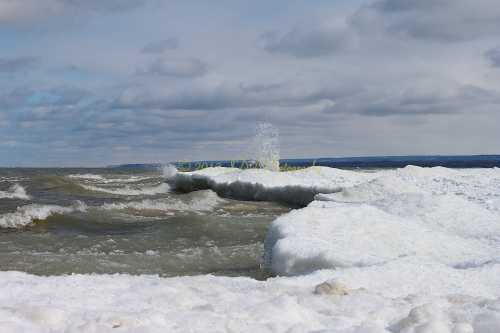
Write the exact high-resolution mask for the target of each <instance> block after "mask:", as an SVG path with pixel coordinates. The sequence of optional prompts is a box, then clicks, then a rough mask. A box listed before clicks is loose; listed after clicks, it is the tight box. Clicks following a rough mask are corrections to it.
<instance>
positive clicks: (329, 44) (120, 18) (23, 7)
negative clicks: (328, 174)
mask: <svg viewBox="0 0 500 333" xmlns="http://www.w3.org/2000/svg"><path fill="white" fill-rule="evenodd" d="M499 36H500V2H499V1H498V0H475V1H471V0H378V1H373V0H349V1H348V0H303V1H298V0H288V1H284V0H273V1H268V0H266V1H264V0H254V1H238V0H220V1H202V0H199V1H195V0H183V1H173V0H0V50H1V52H0V165H2V166H71V165H82V166H83V165H85V166H87V165H88V166H94V165H107V164H116V163H129V162H168V161H173V160H200V159H232V158H248V157H249V156H248V154H249V148H248V147H249V145H250V143H251V141H252V140H251V138H252V136H253V135H254V128H255V126H256V124H257V123H259V122H270V123H272V124H274V125H275V126H276V127H277V128H279V130H280V133H281V150H282V156H283V157H288V158H292V157H320V156H323V157H327V156H329V157H334V156H364V155H409V154H485V153H490V154H491V153H499V152H500V150H499V149H498V148H497V147H498V146H499V144H500V130H499V129H500V125H499V124H500V122H499V121H500V37H499Z"/></svg>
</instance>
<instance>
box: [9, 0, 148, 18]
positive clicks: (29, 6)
mask: <svg viewBox="0 0 500 333" xmlns="http://www.w3.org/2000/svg"><path fill="white" fill-rule="evenodd" d="M147 1H148V0H0V23H7V24H9V23H30V22H36V21H40V20H46V19H48V18H51V17H54V16H64V15H75V14H85V13H91V12H96V13H118V12H123V11H127V10H132V9H135V8H137V7H140V6H143V5H144V4H146V2H147Z"/></svg>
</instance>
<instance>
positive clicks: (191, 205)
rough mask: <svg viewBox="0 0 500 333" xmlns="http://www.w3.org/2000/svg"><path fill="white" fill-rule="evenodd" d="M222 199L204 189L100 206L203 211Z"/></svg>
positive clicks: (108, 207)
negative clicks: (159, 197) (166, 196)
mask: <svg viewBox="0 0 500 333" xmlns="http://www.w3.org/2000/svg"><path fill="white" fill-rule="evenodd" d="M223 201H224V200H223V199H221V198H219V196H217V194H216V193H215V192H213V191H210V190H204V191H197V192H193V193H189V194H184V195H178V196H175V197H168V198H161V199H145V200H141V201H129V202H119V203H109V204H104V205H103V206H102V207H101V208H102V209H105V210H136V211H161V212H174V211H183V212H203V211H210V210H212V209H213V208H215V207H216V206H217V205H218V204H220V203H221V202H223Z"/></svg>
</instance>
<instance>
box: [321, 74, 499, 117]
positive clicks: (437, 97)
mask: <svg viewBox="0 0 500 333" xmlns="http://www.w3.org/2000/svg"><path fill="white" fill-rule="evenodd" d="M406 85H408V84H406ZM410 85H411V86H410V87H408V88H404V89H398V88H397V87H392V88H391V89H387V88H386V89H383V88H382V89H380V88H372V89H371V90H368V91H365V92H363V93H360V94H356V95H353V96H350V97H346V98H340V99H338V100H337V101H336V102H335V103H334V104H333V105H331V106H328V107H327V108H325V109H324V110H323V112H324V113H348V114H359V115H363V116H375V117H385V116H394V115H398V116H429V115H437V114H456V113H462V112H468V111H470V110H480V109H484V108H485V107H487V106H491V105H498V104H500V93H498V92H496V91H492V90H486V89H484V88H480V87H476V86H472V85H460V84H457V83H452V82H447V83H446V84H445V85H441V86H440V85H436V84H432V82H427V81H425V82H420V84H419V83H418V82H412V83H411V84H410Z"/></svg>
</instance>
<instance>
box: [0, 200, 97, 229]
mask: <svg viewBox="0 0 500 333" xmlns="http://www.w3.org/2000/svg"><path fill="white" fill-rule="evenodd" d="M86 209H87V206H86V205H85V204H84V203H83V202H81V201H77V202H75V204H73V206H70V207H62V206H57V205H41V204H30V205H26V206H21V207H18V208H17V210H16V211H15V212H12V213H6V214H3V215H0V228H22V227H25V226H27V225H29V224H31V223H33V222H34V221H36V220H45V219H46V218H48V217H49V216H51V215H54V214H68V213H71V212H75V211H85V210H86Z"/></svg>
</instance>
